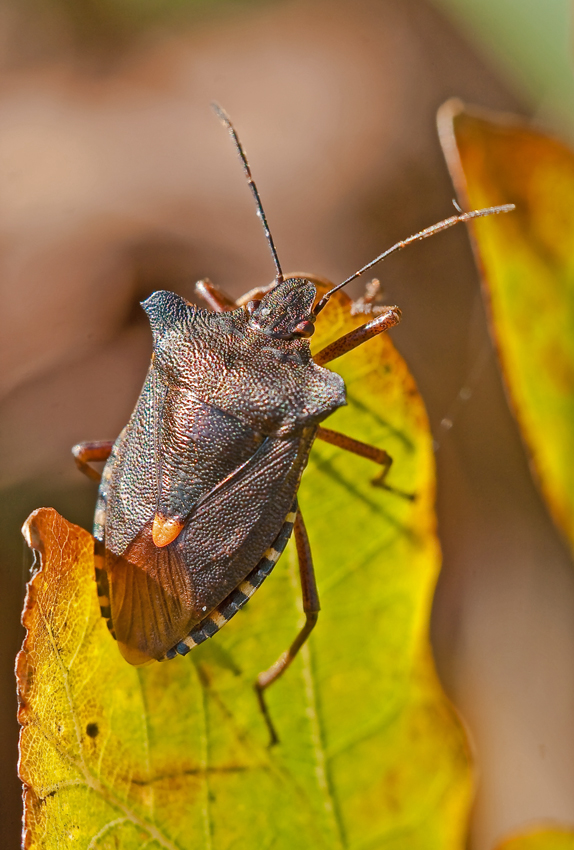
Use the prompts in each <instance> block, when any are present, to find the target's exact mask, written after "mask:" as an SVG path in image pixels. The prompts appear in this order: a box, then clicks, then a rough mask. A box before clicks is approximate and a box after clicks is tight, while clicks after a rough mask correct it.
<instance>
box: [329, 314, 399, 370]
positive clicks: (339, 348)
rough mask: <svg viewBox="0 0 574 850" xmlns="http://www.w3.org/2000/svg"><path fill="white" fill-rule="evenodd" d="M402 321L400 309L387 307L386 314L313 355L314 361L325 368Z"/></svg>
mask: <svg viewBox="0 0 574 850" xmlns="http://www.w3.org/2000/svg"><path fill="white" fill-rule="evenodd" d="M400 320H401V311H400V310H399V308H398V307H387V308H386V309H385V311H384V313H381V314H380V315H379V316H377V317H376V318H375V319H371V321H370V322H367V323H366V324H365V325H361V326H360V327H358V328H355V330H354V331H350V332H349V333H348V334H345V335H344V336H341V337H339V339H336V340H335V341H334V342H332V343H331V344H330V345H327V346H326V347H325V348H322V349H321V351H319V352H318V353H317V354H315V355H313V360H314V361H315V363H317V365H318V366H324V365H325V363H330V361H331V360H335V358H336V357H341V355H342V354H346V353H347V351H352V350H353V348H356V347H357V346H358V345H362V344H363V343H364V342H366V341H367V340H368V339H371V338H372V337H374V336H377V335H378V334H380V333H382V332H383V331H387V330H388V329H389V328H392V327H394V326H395V325H398V323H399V322H400Z"/></svg>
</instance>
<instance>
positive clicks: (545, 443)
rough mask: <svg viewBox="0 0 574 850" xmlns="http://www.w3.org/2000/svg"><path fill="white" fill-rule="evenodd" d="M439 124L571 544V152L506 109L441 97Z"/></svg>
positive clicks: (507, 359) (533, 445)
mask: <svg viewBox="0 0 574 850" xmlns="http://www.w3.org/2000/svg"><path fill="white" fill-rule="evenodd" d="M439 129H440V131H441V138H442V141H443V147H444V150H445V155H446V157H447V161H448V164H449V168H450V171H451V174H452V176H453V180H454V182H455V185H456V188H457V190H458V191H459V193H460V195H461V197H462V198H463V201H464V203H465V204H468V205H469V206H470V207H480V206H489V205H492V204H499V203H508V202H510V203H515V204H516V211H515V212H513V213H511V214H509V215H505V216H500V217H499V216H497V217H496V221H493V220H489V219H483V220H481V221H480V222H477V223H476V224H475V225H474V227H473V232H474V234H475V239H476V248H477V253H478V257H479V261H480V263H481V265H482V268H483V271H484V280H485V284H486V286H485V292H486V294H487V299H488V303H489V305H490V314H491V319H492V328H493V333H494V337H495V340H496V344H497V347H498V352H499V355H500V360H501V363H502V367H503V371H504V376H505V379H506V384H507V387H508V391H509V395H510V398H511V402H512V405H513V407H514V411H515V413H516V417H517V419H518V422H519V424H520V427H521V430H522V434H523V437H524V440H525V442H526V445H527V447H528V450H529V452H530V455H531V458H532V461H533V466H534V470H535V473H536V475H537V477H538V479H539V482H540V486H541V488H542V491H543V493H544V496H545V498H546V500H547V502H548V505H549V507H550V510H551V512H552V514H553V516H554V519H555V521H556V523H557V524H558V526H559V527H560V528H561V529H562V531H563V532H564V533H565V534H566V536H567V538H568V539H569V541H570V544H571V545H572V546H573V547H574V251H573V250H572V247H573V245H574V153H573V152H572V151H571V150H569V149H568V148H567V147H565V146H564V145H562V144H561V143H560V142H557V141H556V140H554V139H551V138H549V137H548V136H545V135H543V134H542V133H539V132H536V131H535V130H532V129H530V128H529V127H527V126H526V125H525V124H522V123H520V122H519V121H517V120H512V119H510V118H508V116H502V117H499V118H498V119H497V118H495V117H493V116H492V115H490V116H488V117H486V116H485V115H484V114H482V113H474V112H470V111H469V112H465V111H464V110H463V108H462V106H461V105H460V104H459V103H457V102H450V103H447V104H445V106H444V107H443V109H442V112H441V113H440V114H439Z"/></svg>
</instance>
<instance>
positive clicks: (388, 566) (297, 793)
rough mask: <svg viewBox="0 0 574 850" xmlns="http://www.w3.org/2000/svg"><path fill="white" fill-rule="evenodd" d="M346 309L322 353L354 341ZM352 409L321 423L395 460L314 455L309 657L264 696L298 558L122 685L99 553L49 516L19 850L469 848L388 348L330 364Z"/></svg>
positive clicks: (403, 396) (400, 380)
mask: <svg viewBox="0 0 574 850" xmlns="http://www.w3.org/2000/svg"><path fill="white" fill-rule="evenodd" d="M349 303H350V302H349V300H348V298H347V297H346V296H344V295H342V294H340V295H339V296H338V297H336V298H333V299H332V301H331V303H330V304H329V306H328V307H327V308H326V309H325V311H324V312H323V313H322V314H321V322H320V324H319V327H318V333H317V339H316V340H314V348H315V350H317V349H320V348H322V347H323V346H324V345H325V344H327V343H328V342H329V341H331V340H332V339H334V338H336V337H337V336H339V335H340V334H342V333H345V332H347V331H349V330H351V329H352V328H353V327H356V326H357V325H359V324H361V323H363V322H364V321H365V318H364V317H360V316H358V317H351V316H350V312H349ZM333 366H334V368H336V369H337V370H338V371H340V372H341V374H342V375H343V376H344V378H345V380H346V382H347V387H348V397H349V406H348V407H347V408H344V409H342V410H340V411H338V412H337V413H336V414H335V415H334V416H333V417H332V418H331V419H329V420H328V423H327V424H328V425H329V426H330V427H331V426H333V427H335V428H337V429H339V430H341V431H343V432H345V433H347V434H349V435H351V436H354V437H358V438H360V439H363V440H367V441H370V442H373V443H374V444H375V445H377V446H380V447H381V448H385V449H387V450H388V451H389V452H390V453H391V454H392V456H393V457H394V464H393V467H392V471H391V474H390V476H389V483H390V484H391V485H393V486H395V487H397V488H399V489H401V490H403V491H405V492H407V493H414V494H416V499H415V501H412V500H409V499H406V498H402V497H401V496H398V495H397V494H395V493H391V492H388V491H385V490H382V489H380V488H376V487H373V486H372V485H371V483H370V481H371V479H372V478H373V477H374V475H375V474H376V472H377V467H375V466H374V464H372V463H371V462H369V461H366V460H362V459H359V458H356V457H354V456H351V455H349V454H347V453H345V452H342V451H340V450H339V449H337V448H335V447H334V446H332V445H328V444H324V443H323V444H317V446H316V448H315V449H314V450H313V454H312V458H311V461H310V464H309V468H308V470H307V471H306V473H305V476H304V480H303V484H302V487H301V491H300V503H301V505H302V510H303V514H304V516H305V520H306V524H307V527H308V530H309V535H310V539H311V545H312V548H313V552H314V558H315V564H316V570H317V577H318V584H319V590H320V596H321V603H322V612H321V615H320V617H319V623H318V625H317V627H316V629H315V631H314V633H313V635H312V636H311V639H310V642H309V644H308V645H307V646H306V647H305V648H304V649H303V651H302V652H301V654H300V657H299V658H298V659H297V660H296V661H295V663H294V664H293V666H292V668H291V669H290V670H289V671H288V672H287V673H286V675H285V676H284V677H283V678H282V679H281V680H280V681H279V682H277V684H276V685H274V686H273V687H272V688H271V689H270V690H269V692H268V693H269V697H268V702H269V708H270V711H271V714H272V717H273V719H274V722H275V724H276V727H277V730H278V732H279V737H280V743H279V744H278V745H277V746H276V747H274V748H272V749H269V748H268V746H267V743H268V741H267V730H266V728H265V724H264V722H263V719H262V717H261V714H260V713H259V710H258V707H257V702H256V698H255V695H254V692H253V688H252V683H253V681H254V679H255V676H256V674H257V673H258V672H259V671H260V670H262V669H265V668H266V667H267V666H268V665H269V664H270V663H271V662H272V661H274V660H275V658H276V657H277V656H278V655H279V653H280V652H281V651H282V650H284V649H285V648H286V647H287V646H288V644H289V643H290V641H291V639H292V638H293V637H294V635H295V632H296V630H297V628H298V626H299V625H300V624H301V621H302V611H301V605H300V601H299V590H298V587H297V575H296V561H295V555H294V550H293V547H292V546H291V547H290V548H288V550H287V553H286V555H285V557H283V558H282V559H281V561H280V562H279V564H278V565H277V567H276V569H275V571H274V573H273V575H272V576H271V577H270V578H269V579H268V580H267V581H266V582H265V584H264V585H263V587H262V588H261V590H259V592H258V593H257V594H256V595H255V597H254V598H253V599H252V600H251V601H250V603H249V605H247V606H246V608H245V609H244V610H243V611H242V612H240V613H239V614H238V615H237V616H236V617H235V618H234V619H233V620H232V621H231V622H230V623H229V624H228V625H226V626H225V628H224V629H223V630H222V631H221V632H220V633H218V634H217V635H216V637H215V638H214V639H213V640H212V641H208V642H207V643H205V644H202V645H201V646H200V647H198V648H197V649H194V650H193V651H192V652H191V653H190V655H189V656H187V657H186V658H177V659H174V660H173V661H169V662H163V663H161V664H157V663H156V664H152V665H151V666H149V667H146V668H140V669H136V668H133V667H130V666H129V665H128V664H127V663H126V662H125V661H124V660H123V659H122V657H121V656H120V653H119V651H118V649H117V647H116V645H115V643H114V640H113V638H112V637H111V636H110V635H109V633H108V632H107V630H106V626H105V623H104V621H103V620H102V619H101V617H100V615H99V610H98V603H97V598H96V587H95V582H94V577H93V563H92V539H91V536H90V535H89V534H88V533H87V532H85V531H82V530H81V529H79V528H76V527H74V526H71V525H69V524H68V523H66V522H65V520H63V519H62V518H61V517H59V516H58V515H57V514H56V513H55V512H54V511H52V510H50V509H41V510H40V511H36V512H35V513H34V514H33V515H32V516H31V518H30V519H29V520H28V522H27V525H26V527H25V528H26V530H25V533H26V535H27V538H28V540H29V542H30V545H31V546H33V547H34V548H35V549H37V550H39V551H40V553H41V560H42V569H41V570H40V571H39V572H37V573H36V575H35V576H34V578H33V579H32V581H31V583H30V585H29V592H28V599H27V603H26V610H25V614H24V622H25V625H26V628H27V629H28V634H27V637H26V640H25V643H24V647H23V650H22V652H21V654H20V657H19V661H18V678H19V688H20V695H21V700H22V706H21V709H20V721H21V723H22V724H23V729H22V733H21V744H20V746H21V761H20V774H21V777H22V779H23V781H24V783H25V786H26V814H25V829H26V847H29V848H42V850H44V848H45V850H51V849H52V848H54V850H55V848H62V847H66V848H74V847H78V848H96V847H97V848H98V850H101V848H112V847H113V848H122V850H129V849H130V848H142V847H145V848H146V850H152V848H153V850H156V848H160V847H162V848H178V849H179V850H203V848H205V850H208V848H209V850H212V848H213V850H219V849H220V848H221V850H223V848H231V847H233V848H245V850H253V848H267V847H269V848H270V847H273V848H274V850H282V849H283V848H284V850H293V848H297V850H306V849H307V848H309V850H311V848H313V850H318V848H328V849H329V850H333V848H356V850H359V849H360V848H361V850H368V848H379V847H385V848H389V850H393V848H396V850H399V848H400V850H402V848H405V847H409V848H420V850H435V849H436V850H461V849H462V847H463V846H464V843H465V834H466V822H467V815H468V807H469V803H470V797H471V793H472V778H471V771H470V766H469V756H468V752H467V745H466V741H465V736H464V733H463V730H462V728H461V726H460V724H459V722H458V720H457V719H456V717H455V715H454V712H453V710H452V708H451V706H450V705H449V703H448V701H447V700H446V699H445V697H444V695H443V694H442V691H441V689H440V686H439V684H438V681H437V678H436V675H435V671H434V667H433V663H432V658H431V652H430V647H429V642H428V627H429V614H430V606H431V599H432V593H433V589H434V584H435V581H436V577H437V572H438V569H439V557H440V553H439V547H438V543H437V539H436V535H435V518H434V514H433V501H434V460H433V452H432V444H431V438H430V434H429V431H428V424H427V418H426V414H425V410H424V407H423V404H422V401H421V399H420V397H419V395H418V393H417V390H416V387H415V384H414V382H413V379H412V378H411V376H410V374H409V373H408V371H407V369H406V367H405V364H404V362H403V361H402V359H401V358H400V357H399V355H398V354H397V353H396V351H395V349H394V348H393V346H392V344H391V342H390V340H389V339H388V338H387V337H385V336H384V335H383V336H380V337H378V338H376V339H374V340H372V341H371V342H369V343H367V345H365V346H363V347H362V348H359V349H356V350H355V351H354V352H352V353H350V354H348V355H345V356H344V357H343V358H341V359H340V360H337V361H335V362H334V364H333Z"/></svg>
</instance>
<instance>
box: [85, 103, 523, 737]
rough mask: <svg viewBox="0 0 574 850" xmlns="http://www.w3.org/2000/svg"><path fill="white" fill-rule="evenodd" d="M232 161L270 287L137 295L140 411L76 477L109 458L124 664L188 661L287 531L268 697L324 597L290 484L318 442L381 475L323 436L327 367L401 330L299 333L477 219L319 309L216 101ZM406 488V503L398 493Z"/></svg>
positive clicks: (115, 612)
mask: <svg viewBox="0 0 574 850" xmlns="http://www.w3.org/2000/svg"><path fill="white" fill-rule="evenodd" d="M215 111H216V113H217V115H218V116H219V118H220V119H221V120H222V121H223V123H224V124H225V126H226V127H227V129H228V131H229V133H230V134H231V137H232V138H233V140H234V142H235V146H236V149H237V152H238V154H239V156H240V158H241V161H242V164H243V169H244V171H245V175H246V177H247V180H248V184H249V186H250V189H251V191H252V193H253V196H254V199H255V203H256V207H257V214H258V216H259V218H260V219H261V222H262V224H263V229H264V231H265V236H266V238H267V242H268V245H269V248H270V250H271V254H272V257H273V262H274V264H275V272H276V273H275V281H274V283H273V284H272V285H271V286H270V287H267V288H264V289H262V290H259V291H257V292H255V291H254V292H253V293H251V295H250V296H249V297H247V298H244V299H242V300H241V301H240V303H237V304H236V303H235V302H233V301H232V300H231V299H230V298H228V297H227V296H226V295H224V294H223V293H222V292H220V291H219V290H218V289H216V288H215V287H214V286H213V284H211V283H210V282H209V281H207V280H205V281H200V282H199V283H198V284H197V285H196V288H197V292H198V293H199V294H200V295H201V296H202V297H203V298H204V299H205V300H206V301H207V303H208V305H209V307H210V308H211V310H203V309H199V308H198V307H196V306H195V305H193V304H191V303H189V302H188V301H186V300H185V299H184V298H182V297H181V296H179V295H176V294H174V293H173V292H154V293H153V294H152V295H150V297H149V298H148V299H147V300H146V301H144V302H143V304H142V306H143V309H144V310H145V312H146V313H147V315H148V318H149V321H150V324H151V329H152V333H153V354H152V359H151V364H150V367H149V371H148V373H147V376H146V379H145V383H144V386H143V389H142V391H141V394H140V397H139V399H138V401H137V404H136V407H135V410H134V412H133V414H132V416H131V418H130V420H129V422H128V424H127V425H126V427H125V428H124V430H123V431H122V433H121V434H120V436H119V437H118V439H117V440H116V441H115V442H111V441H110V442H97V443H94V442H92V443H82V444H80V445H77V446H75V447H74V449H73V454H74V457H75V459H76V462H77V464H78V466H79V468H80V469H81V470H82V471H83V472H85V473H86V474H87V475H89V476H90V477H91V478H94V479H97V480H99V479H100V476H99V474H98V473H97V471H96V470H95V469H94V468H93V467H92V466H90V462H93V461H106V464H105V467H104V470H103V473H102V476H101V483H100V487H99V494H98V500H97V507H96V513H95V521H94V536H95V538H96V547H97V551H96V554H97V558H98V563H99V566H98V567H97V582H98V593H99V600H100V606H101V611H102V615H103V616H104V617H105V618H106V619H107V621H108V626H109V628H110V631H111V632H112V634H113V635H114V637H115V638H116V639H117V641H118V645H119V647H120V650H121V652H122V654H123V656H124V657H125V658H126V660H127V661H129V662H130V663H131V664H143V663H146V662H149V661H152V660H154V659H155V660H158V661H162V660H164V659H171V658H174V657H175V656H176V655H186V654H187V653H188V652H189V651H190V650H191V649H193V648H194V647H196V646H198V645H199V644H201V643H203V641H205V640H206V639H207V638H210V637H213V636H214V635H215V634H216V632H217V631H219V629H221V628H222V626H224V625H225V623H227V622H228V621H229V620H230V619H231V618H232V617H233V615H234V614H235V613H236V612H237V611H238V610H239V609H240V608H241V607H242V606H243V605H245V603H246V602H247V600H248V599H249V598H250V597H251V596H252V595H253V593H254V592H255V591H256V590H257V588H258V587H259V586H260V585H261V583H262V582H263V581H264V579H265V578H266V577H267V576H268V575H269V573H270V572H271V571H272V569H273V567H274V566H275V564H276V562H277V560H278V558H279V556H280V555H281V553H282V552H283V550H284V548H285V546H286V544H287V541H288V539H289V537H290V536H291V533H292V532H294V536H295V544H296V549H297V555H298V560H299V571H300V578H301V591H302V598H303V608H304V611H305V615H306V622H305V625H304V626H303V628H302V629H301V631H300V632H299V633H298V634H297V635H296V637H295V639H294V641H293V643H292V644H291V646H290V647H289V648H288V649H287V650H286V651H285V652H284V653H283V655H281V656H280V658H279V659H278V660H277V661H276V662H275V663H274V664H272V666H271V667H269V669H268V670H266V671H264V672H262V673H260V675H259V676H258V678H257V680H256V683H255V689H256V692H257V695H258V698H259V702H260V705H261V708H262V710H263V713H264V716H265V718H266V722H267V724H268V727H269V731H270V734H271V739H272V741H274V740H276V736H275V732H274V729H273V725H272V723H271V721H270V718H269V716H268V714H267V712H266V708H265V702H264V698H263V694H264V691H265V689H266V688H267V687H268V686H269V685H270V684H271V683H272V682H274V681H275V680H276V679H277V678H278V677H279V676H280V675H281V674H282V673H283V672H284V671H285V670H286V668H287V667H288V666H289V664H290V663H291V661H292V660H293V658H294V657H295V656H296V654H297V652H298V650H299V649H300V647H301V646H302V645H303V643H304V642H305V640H306V639H307V637H308V636H309V634H310V632H311V630H312V629H313V627H314V626H315V623H316V622H317V617H318V613H319V596H318V592H317V586H316V583H315V577H314V573H313V563H312V557H311V548H310V546H309V540H308V537H307V532H306V530H305V524H304V521H303V517H302V515H301V511H300V509H299V507H298V505H297V498H296V497H297V489H298V487H299V482H300V479H301V475H302V473H303V470H304V468H305V465H306V463H307V460H308V458H309V452H310V450H311V446H312V444H313V441H314V440H315V439H320V440H325V441H327V442H329V443H332V444H334V445H335V446H338V447H339V448H341V449H342V450H345V451H349V452H353V453H355V454H357V455H360V456H362V457H366V458H369V459H370V460H372V461H374V462H375V463H376V464H379V466H380V468H381V469H380V474H379V475H378V477H377V478H376V479H375V482H374V483H376V484H378V485H379V486H383V487H387V489H391V488H389V487H388V485H387V484H386V482H385V478H386V475H387V472H388V470H389V468H390V465H391V458H390V457H389V455H388V454H387V453H386V452H385V451H384V450H383V449H382V448H378V447H375V446H371V445H367V444H365V443H363V442H361V441H359V440H355V439H352V438H351V437H348V436H346V435H343V434H341V433H338V432H337V431H333V430H331V429H327V428H324V427H323V425H322V424H321V423H322V422H323V420H325V419H326V418H327V417H328V416H329V414H331V413H332V412H333V411H335V410H336V409H337V408H338V407H340V406H341V405H344V404H346V400H345V386H344V383H343V380H342V378H341V377H340V376H339V375H338V374H337V373H336V372H332V371H330V370H328V369H325V368H324V367H325V365H326V364H327V363H329V362H331V361H332V360H334V359H335V358H337V357H340V356H341V355H343V354H345V352H347V351H350V350H351V349H353V348H355V347H356V346H358V345H362V344H363V343H364V342H366V341H367V340H369V339H370V338H371V337H373V336H376V335H377V334H379V333H382V332H383V331H386V330H387V329H388V328H391V327H393V326H394V325H396V324H397V323H398V322H399V320H400V311H399V309H398V308H397V307H386V308H383V309H380V308H379V310H378V311H374V312H373V318H371V320H370V321H368V322H367V323H366V324H364V325H362V326H361V327H359V328H357V329H356V330H354V331H352V332H350V333H348V334H346V335H345V336H343V337H341V338H340V339H338V340H336V341H335V342H333V343H332V344H330V345H329V346H327V347H326V348H324V349H323V350H322V351H320V352H319V353H318V354H316V355H315V356H314V357H312V356H311V351H310V346H309V341H308V338H309V337H310V336H311V335H312V334H313V329H314V323H315V320H316V318H317V316H318V314H319V313H320V312H321V310H322V309H323V308H324V306H325V305H326V303H327V301H328V300H329V298H330V296H331V295H332V294H333V293H334V292H336V291H337V290H338V289H340V288H341V287H343V286H345V285H346V284H347V283H349V282H350V281H351V280H354V279H355V278H356V277H359V276H360V275H362V274H363V273H364V272H366V271H367V270H368V269H370V268H371V267H372V266H374V265H375V264H376V263H378V262H380V261H381V260H382V259H384V258H385V257H387V256H388V255H389V254H391V253H393V252H395V251H398V250H400V249H402V248H404V247H406V246H407V245H408V244H410V243H411V242H414V241H417V240H420V239H425V238H426V237H427V236H432V235H433V234H435V233H438V232H439V231H441V230H445V229H446V228H448V227H451V226H452V225H454V224H456V223H458V222H464V221H468V220H470V219H471V218H475V217H477V216H484V215H489V214H491V213H495V212H503V211H507V210H509V209H511V207H510V206H504V207H494V208H490V209H484V210H477V211H474V212H469V213H462V212H460V213H459V214H457V215H454V216H452V217H451V218H448V219H445V220H444V221H441V222H439V223H438V224H435V225H433V226H432V227H429V228H427V229H426V230H423V231H421V232H419V233H417V234H415V235H414V236H411V237H409V238H408V239H405V240H404V241H402V242H399V243H397V244H396V245H394V246H393V247H392V248H390V249H388V250H387V251H385V252H384V253H383V254H380V255H379V256H378V257H376V258H375V259H374V260H372V261H371V262H370V263H368V264H367V265H365V266H363V267H362V268H361V269H359V270H358V271H356V272H355V273H354V274H352V275H350V276H349V277H348V278H347V279H346V280H344V281H343V282H342V283H340V284H339V285H338V286H335V287H334V288H332V289H331V290H330V291H329V292H327V293H326V294H325V295H323V297H322V298H320V300H318V301H317V297H316V288H315V285H314V283H313V281H312V279H310V278H306V277H302V276H297V277H285V276H284V275H283V272H282V270H281V265H280V263H279V258H278V256H277V251H276V249H275V245H274V243H273V238H272V236H271V232H270V230H269V227H268V224H267V219H266V216H265V213H264V211H263V206H262V204H261V200H260V197H259V193H258V191H257V187H256V185H255V182H254V181H253V178H252V175H251V170H250V167H249V163H248V161H247V157H246V155H245V152H244V150H243V147H242V145H241V143H240V141H239V139H238V137H237V134H236V132H235V129H234V127H233V125H232V124H231V121H230V120H229V118H228V117H227V115H226V114H225V113H224V112H223V110H221V109H220V108H219V107H217V106H216V107H215ZM403 495H404V494H403Z"/></svg>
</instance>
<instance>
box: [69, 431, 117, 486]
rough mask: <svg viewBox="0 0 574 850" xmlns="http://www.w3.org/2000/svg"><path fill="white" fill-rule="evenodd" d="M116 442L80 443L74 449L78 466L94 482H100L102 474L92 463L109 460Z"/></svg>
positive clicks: (96, 441) (95, 441)
mask: <svg viewBox="0 0 574 850" xmlns="http://www.w3.org/2000/svg"><path fill="white" fill-rule="evenodd" d="M114 442H115V441H114V440H94V441H92V442H88V443H78V445H77V446H74V447H73V449H72V454H73V455H74V460H75V461H76V466H77V467H78V469H79V470H80V472H83V473H84V475H87V476H88V478H91V479H92V481H100V479H101V477H102V476H101V474H100V473H99V472H98V471H97V469H94V467H93V466H90V463H91V462H93V461H97V460H100V461H101V460H107V459H108V458H109V456H110V454H111V452H112V448H113V445H114Z"/></svg>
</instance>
